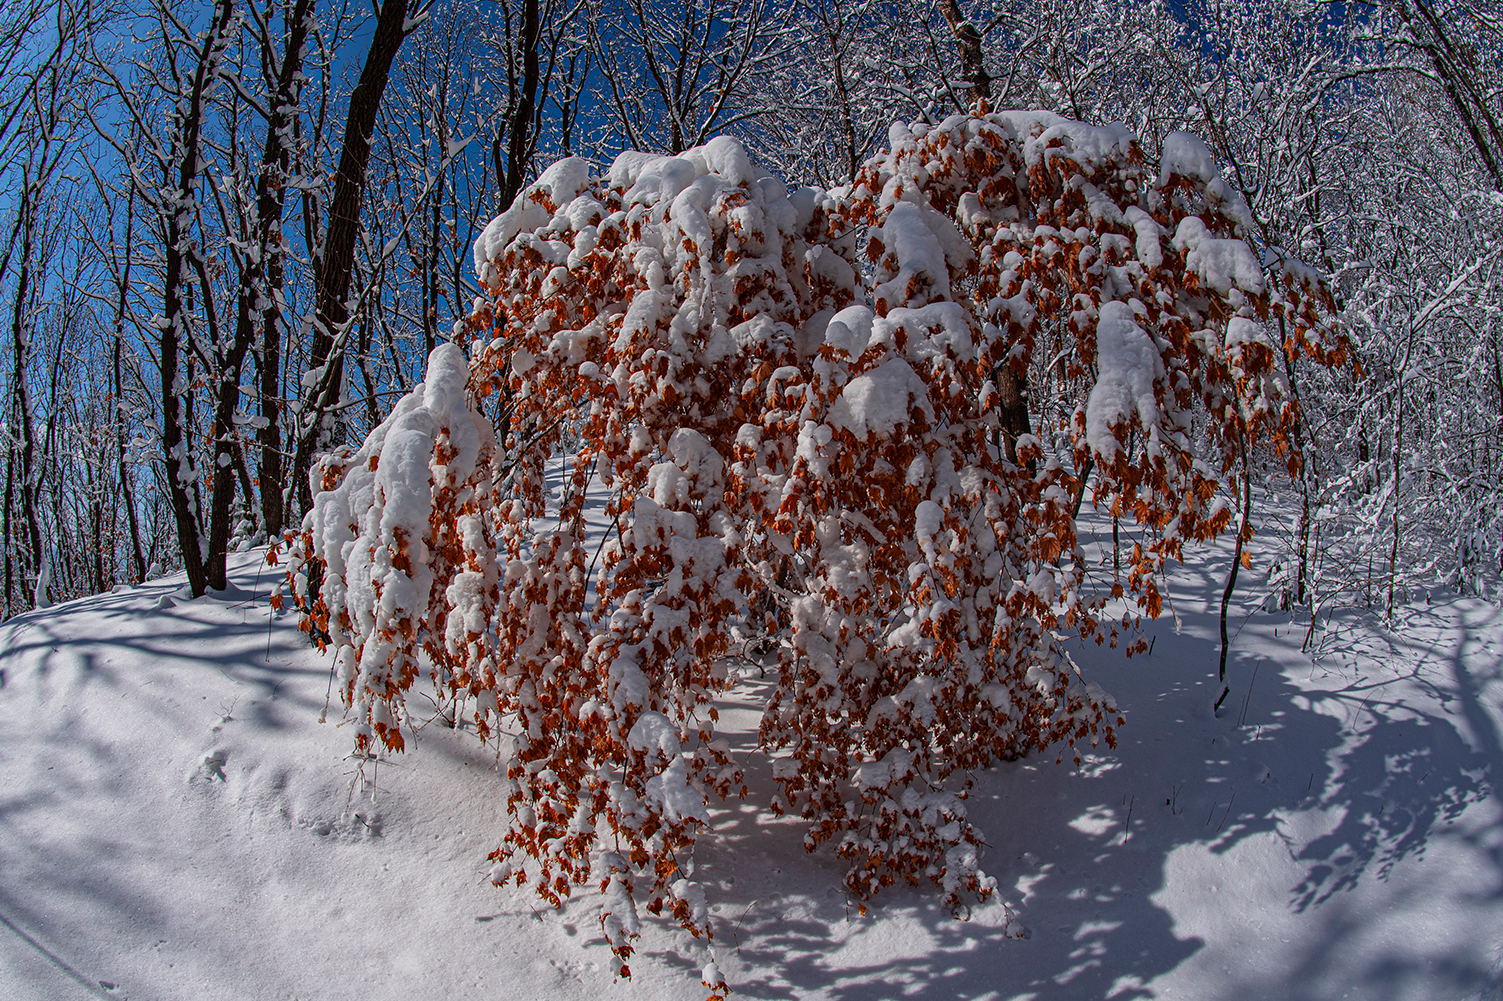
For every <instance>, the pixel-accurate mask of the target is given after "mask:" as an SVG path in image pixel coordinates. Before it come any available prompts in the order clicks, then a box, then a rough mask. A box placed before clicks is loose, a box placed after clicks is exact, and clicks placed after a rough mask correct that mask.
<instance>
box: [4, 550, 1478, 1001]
mask: <svg viewBox="0 0 1503 1001" xmlns="http://www.w3.org/2000/svg"><path fill="white" fill-rule="evenodd" d="M1224 559H1225V557H1224V555H1223V557H1222V562H1220V563H1218V562H1216V561H1212V562H1210V563H1207V564H1205V565H1204V566H1203V568H1194V567H1192V568H1190V569H1188V570H1185V571H1182V572H1181V573H1180V574H1179V575H1178V577H1177V579H1176V586H1175V589H1174V594H1175V601H1176V607H1177V609H1178V613H1179V617H1180V619H1181V621H1182V627H1183V628H1182V630H1181V631H1180V632H1179V633H1178V634H1176V631H1175V628H1174V624H1173V622H1172V621H1171V620H1170V619H1169V618H1168V617H1167V616H1166V618H1165V619H1164V620H1162V621H1160V622H1158V623H1156V624H1155V625H1154V627H1153V628H1154V631H1155V635H1156V638H1155V639H1154V641H1153V643H1154V646H1153V652H1152V654H1151V655H1150V656H1148V657H1144V658H1138V659H1135V660H1132V661H1126V660H1124V659H1122V658H1121V657H1120V656H1119V655H1118V654H1116V653H1113V652H1110V651H1104V650H1103V651H1098V650H1095V649H1090V650H1083V651H1081V652H1080V654H1079V657H1080V659H1081V662H1082V665H1083V666H1084V668H1085V669H1086V671H1087V673H1088V676H1089V677H1090V678H1092V679H1094V680H1097V681H1100V682H1101V683H1102V684H1103V686H1104V687H1105V688H1106V689H1107V690H1108V691H1110V692H1112V693H1113V695H1114V696H1115V697H1116V699H1117V702H1118V704H1119V705H1120V706H1121V708H1122V709H1123V710H1124V713H1125V715H1126V717H1127V721H1128V722H1127V726H1126V727H1124V728H1123V729H1122V731H1121V744H1120V746H1119V748H1118V749H1117V750H1116V751H1115V752H1111V753H1106V754H1101V755H1096V756H1094V757H1092V758H1090V759H1088V760H1087V761H1086V763H1085V764H1084V765H1083V766H1082V767H1081V768H1079V769H1076V768H1073V767H1071V766H1069V765H1068V764H1065V765H1056V764H1055V763H1054V760H1053V757H1052V756H1051V757H1049V758H1048V759H1044V760H1040V759H1025V760H1023V761H1019V762H1015V763H1012V764H1007V765H1003V766H1000V767H998V768H996V769H995V770H994V771H993V772H992V774H990V775H989V776H987V777H986V778H985V779H984V780H983V781H982V783H981V786H980V793H979V795H978V796H977V798H976V799H975V800H974V801H973V805H972V810H973V815H974V816H975V817H976V818H977V819H978V820H979V821H980V824H981V826H982V828H983V830H984V831H985V832H986V833H987V836H988V838H989V841H990V844H991V848H990V850H989V852H988V854H987V856H986V858H985V864H986V866H987V869H988V871H989V872H990V873H991V874H992V875H994V876H996V877H997V879H998V881H999V884H1000V885H1001V887H1002V892H1001V894H1000V896H1001V897H1002V898H1003V900H1004V901H1005V902H1006V904H1007V905H1008V907H1009V908H1010V911H1011V913H1010V914H1009V911H1008V910H1006V909H1004V907H1003V904H1002V903H991V904H988V905H986V906H984V907H980V908H978V909H976V911H975V912H974V913H973V914H972V915H971V916H970V920H969V921H959V920H956V919H954V918H952V917H951V916H950V915H949V914H948V913H946V912H944V911H943V910H942V909H940V908H938V907H937V906H936V905H935V902H934V901H933V899H932V898H931V897H930V896H929V895H927V894H925V893H923V892H919V891H910V890H907V889H899V890H896V891H892V892H889V893H887V894H886V895H884V896H883V897H881V898H879V900H878V901H877V903H876V906H874V907H873V908H872V909H871V910H870V911H869V912H868V913H867V915H866V916H864V917H863V916H861V915H860V914H859V913H857V911H856V909H855V908H854V906H852V905H850V904H849V903H848V901H847V900H846V898H845V896H844V895H843V894H842V892H841V891H840V888H839V873H840V871H841V867H840V865H839V864H838V863H837V862H836V861H835V860H833V859H831V858H829V857H827V856H825V855H815V856H812V857H811V856H807V855H805V853H804V852H803V850H802V848H801V830H800V829H799V827H798V826H797V825H796V824H794V823H790V822H786V821H785V822H773V821H771V820H769V819H768V818H765V817H759V816H758V815H757V813H756V812H755V810H754V809H753V808H752V807H751V806H750V805H749V804H748V805H745V806H742V805H741V804H731V805H729V806H727V807H726V808H725V809H724V810H723V811H722V812H721V813H720V814H719V817H718V819H717V825H718V826H717V830H716V832H715V833H714V834H712V835H710V836H708V837H706V838H705V840H704V841H703V842H702V846H701V849H700V855H699V861H700V869H699V873H698V875H699V877H700V878H701V880H702V882H703V883H704V885H705V887H706V890H707V891H708V892H709V894H710V895H711V899H712V901H713V902H714V911H713V913H714V914H715V915H716V917H717V939H716V942H715V944H714V950H715V958H716V959H717V960H718V962H719V964H720V966H721V968H722V969H723V970H724V972H725V974H726V977H727V979H728V980H729V981H730V982H731V985H732V987H733V988H734V989H735V991H736V992H737V993H738V994H739V995H740V996H742V997H746V998H830V999H858V998H897V997H920V998H944V999H960V998H967V999H969V998H995V999H1002V998H1038V999H1044V998H1124V999H1125V998H1138V997H1163V998H1184V999H1196V1001H1200V999H1243V998H1247V999H1253V998H1291V999H1306V998H1308V999H1317V998H1319V999H1325V998H1362V999H1388V998H1392V999H1400V998H1404V999H1408V998H1426V999H1429V998H1435V999H1442V998H1445V999H1452V998H1457V999H1460V998H1466V999H1474V998H1485V999H1493V998H1499V997H1503V811H1500V805H1503V803H1500V798H1499V796H1498V794H1497V792H1496V791H1495V790H1494V783H1495V781H1496V779H1497V775H1498V772H1499V769H1500V768H1503V612H1500V610H1499V609H1498V608H1497V607H1495V606H1493V605H1490V604H1487V603H1484V602H1479V601H1473V600H1459V599H1454V598H1444V599H1442V598H1440V597H1438V596H1437V597H1435V599H1434V601H1433V603H1428V604H1427V603H1424V602H1420V603H1417V604H1415V605H1412V606H1409V607H1405V608H1403V609H1402V610H1401V613H1400V614H1399V615H1398V616H1397V618H1396V621H1395V623H1394V625H1393V628H1392V629H1389V628H1385V627H1382V626H1381V625H1380V624H1379V622H1378V621H1377V620H1376V619H1375V618H1374V617H1372V616H1370V615H1369V614H1367V613H1362V612H1356V611H1338V612H1336V613H1335V614H1334V616H1332V617H1331V618H1330V619H1329V620H1327V618H1326V616H1325V615H1322V616H1321V620H1320V625H1319V628H1318V629H1317V630H1316V632H1315V634H1314V636H1313V637H1312V638H1311V646H1312V648H1313V650H1314V652H1315V656H1314V657H1313V658H1312V656H1310V655H1309V654H1302V653H1301V644H1302V643H1303V642H1304V641H1305V634H1306V628H1305V626H1304V625H1302V624H1295V623H1291V621H1290V620H1289V618H1288V616H1287V615H1282V614H1267V613H1264V612H1254V613H1252V614H1250V615H1247V614H1246V608H1247V607H1248V606H1247V605H1246V604H1242V605H1241V606H1240V607H1241V608H1242V611H1239V612H1238V613H1237V616H1236V618H1235V619H1234V621H1233V626H1234V628H1240V633H1239V635H1238V637H1237V641H1236V644H1235V647H1234V658H1233V662H1232V665H1231V679H1232V696H1231V698H1230V699H1228V702H1227V708H1226V709H1224V710H1223V716H1224V718H1219V719H1218V718H1216V717H1213V716H1211V715H1210V714H1209V713H1208V712H1207V711H1206V706H1207V704H1208V703H1209V701H1210V699H1211V697H1213V696H1214V694H1215V689H1214V688H1213V681H1214V678H1213V676H1214V673H1215V668H1216V653H1217V647H1216V644H1215V640H1214V637H1215V628H1216V620H1215V618H1214V616H1213V615H1212V614H1211V611H1212V609H1213V607H1214V601H1215V600H1216V599H1218V598H1219V593H1220V579H1219V575H1220V574H1221V573H1223V572H1224ZM1201 570H1203V571H1204V574H1205V575H1204V576H1201V575H1200V572H1201ZM274 574H275V570H273V569H271V568H267V567H264V566H263V565H262V564H261V560H260V559H258V558H257V557H255V556H245V557H239V558H237V562H236V563H235V564H234V568H233V571H232V577H233V587H232V589H231V590H230V591H228V592H226V593H223V594H214V595H210V596H208V597H205V598H201V599H198V600H187V599H186V598H185V597H184V596H183V592H182V590H181V586H182V580H181V578H178V579H170V578H169V579H165V580H161V581H155V582H152V583H149V584H147V585H145V586H143V587H140V588H134V589H123V590H119V591H117V592H115V593H113V594H107V595H99V596H96V597H93V598H88V599H84V600H81V601H76V602H72V603H70V604H67V605H61V606H57V607H55V608H52V609H48V610H46V611H43V612H37V613H33V614H30V615H26V616H23V617H21V618H18V619H15V620H12V621H11V622H9V623H6V624H5V625H3V626H0V671H3V675H0V684H3V688H0V997H3V998H6V999H29V998H46V999H66V998H75V997H77V998H83V997H89V996H94V997H108V998H132V999H142V1001H145V999H151V998H160V999H220V998H224V999H229V998H247V999H250V998H254V999H272V998H307V999H339V998H360V999H369V1001H377V999H383V998H401V999H404V1001H412V999H424V998H470V997H476V998H478V997H495V998H507V999H513V998H518V999H520V998H562V999H576V998H578V999H583V998H596V997H612V998H621V999H628V998H654V999H656V998H702V997H703V996H704V993H705V990H704V988H703V987H701V986H700V984H699V978H698V971H699V970H700V969H701V968H702V966H703V965H704V963H705V961H706V959H707V958H708V957H707V952H706V947H705V945H704V944H702V943H697V942H694V941H693V940H691V939H689V938H688V937H687V936H686V935H685V934H683V933H681V932H678V931H677V930H675V929H672V928H669V927H667V926H665V925H664V924H662V923H660V922H655V921H651V920H649V921H647V922H646V926H647V927H646V933H645V934H644V936H643V938H642V940H641V942H640V949H639V953H638V955H637V956H636V957H634V960H633V962H632V970H633V978H632V980H631V981H630V982H629V983H627V982H618V983H615V984H614V985H613V984H612V976H611V973H610V971H611V969H612V963H611V962H610V960H611V957H610V954H609V951H608V950H607V949H606V947H605V945H604V941H603V939H602V938H601V936H600V934H599V928H598V924H596V922H595V918H594V913H595V912H594V908H593V906H592V902H591V901H590V900H589V899H588V894H585V895H582V896H581V897H580V898H578V899H577V901H576V903H575V905H573V906H571V907H570V908H569V909H568V910H566V911H565V912H564V913H562V914H556V913H552V912H549V911H547V910H546V909H544V908H543V907H542V905H541V904H540V903H539V902H538V901H536V900H535V899H534V898H533V897H531V895H530V894H529V893H528V892H525V891H517V890H512V889H507V890H497V889H495V888H494V887H492V886H490V885H489V883H488V882H487V881H486V879H485V874H486V872H487V870H488V865H487V863H486V862H485V855H486V853H487V852H488V851H489V850H490V849H491V848H492V847H494V845H495V843H496V841H497V839H498V836H499V832H500V830H501V827H502V824H503V822H504V820H503V815H502V803H501V801H500V799H499V796H498V789H499V786H498V783H497V782H496V781H495V778H494V776H493V775H492V773H491V772H490V771H489V768H490V765H491V764H492V762H493V758H492V756H491V755H490V753H489V752H487V750H486V749H484V748H482V747H481V746H479V744H478V743H477V742H476V741H475V740H474V738H473V735H472V734H470V733H467V732H456V731H453V730H449V729H445V728H443V727H441V726H440V725H439V724H438V723H436V722H435V723H433V724H431V725H429V726H427V727H425V728H424V729H423V730H422V732H421V734H420V735H419V739H418V741H417V744H416V746H415V747H412V748H411V749H410V751H409V752H408V753H407V754H405V755H402V756H399V757H397V758H395V759H392V760H382V761H380V762H368V763H366V764H365V768H364V779H365V780H366V781H365V788H364V789H363V790H362V788H361V784H360V782H358V781H357V779H358V776H357V771H359V768H358V765H359V763H358V762H356V761H353V760H351V759H350V758H349V757H348V750H349V746H350V739H349V734H348V732H347V731H346V730H344V729H341V728H340V727H338V726H337V725H336V724H337V722H338V719H339V707H338V705H337V703H336V704H335V705H334V706H331V707H328V719H327V722H320V720H321V718H323V717H324V715H325V709H326V705H327V691H328V677H329V676H328V670H327V662H326V661H325V660H323V659H322V658H320V657H319V656H318V655H317V654H316V653H315V652H313V651H312V650H310V649H309V648H308V647H307V645H306V643H305V642H304V640H303V638H302V635H301V634H300V633H298V631H297V630H296V627H295V624H294V621H293V619H292V617H291V616H283V617H278V618H274V619H273V618H270V615H269V612H270V610H269V608H268V605H267V602H266V600H265V594H266V593H267V591H268V589H269V585H270V584H271V582H272V581H273V579H274V577H273V575H274ZM768 684H770V679H767V678H761V677H759V676H758V675H757V672H756V671H752V672H751V673H750V675H749V676H748V678H747V679H746V681H745V683H744V684H743V686H742V687H741V688H739V689H737V691H736V693H735V694H736V698H735V699H733V700H731V704H729V705H727V706H726V709H727V710H728V711H727V712H725V713H724V714H723V717H722V718H723V720H724V722H725V723H726V724H727V726H728V727H730V728H731V729H733V730H734V729H736V728H738V727H739V728H740V732H739V734H738V735H737V736H738V739H739V741H740V747H741V749H742V751H743V753H746V756H747V759H748V770H749V773H750V775H751V777H752V781H753V782H754V784H755V783H759V782H760V783H765V782H766V781H768V775H767V771H766V766H765V762H762V761H760V760H759V759H758V757H757V756H756V755H755V754H750V753H747V749H748V748H749V747H750V746H751V742H752V734H751V731H752V728H753V726H754V724H753V720H754V718H755V711H754V709H753V707H754V706H755V705H756V703H757V699H758V697H759V694H761V693H762V692H763V691H764V690H765V686H766V685H768ZM738 707H739V708H738ZM372 781H373V782H374V787H375V790H376V793H375V798H374V801H372V798H371V795H370V791H369V785H370V783H371V782H372ZM1009 921H1011V922H1012V923H1011V925H1009Z"/></svg>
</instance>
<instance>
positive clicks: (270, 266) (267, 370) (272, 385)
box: [247, 0, 314, 541]
mask: <svg viewBox="0 0 1503 1001" xmlns="http://www.w3.org/2000/svg"><path fill="white" fill-rule="evenodd" d="M313 13H314V0H297V3H296V5H295V6H294V7H293V9H292V14H291V15H290V16H289V18H288V23H287V43H286V46H285V48H284V50H283V55H282V63H281V67H280V69H279V70H278V72H277V80H276V88H275V91H274V99H273V104H272V107H271V115H270V118H269V120H268V121H267V125H266V148H265V150H264V151H263V152H262V154H261V172H260V176H259V177H258V178H257V181H256V221H257V225H258V227H259V239H258V244H259V246H260V248H261V253H262V255H263V260H264V261H265V262H266V263H265V274H264V275H262V276H260V277H261V284H262V294H263V295H264V296H265V299H264V302H265V306H264V308H263V309H262V311H261V317H260V320H261V345H260V354H259V356H258V359H257V361H258V364H259V366H260V396H261V417H262V418H263V419H264V420H265V423H264V424H263V425H262V426H261V427H260V428H257V430H256V437H257V440H258V442H259V444H260V455H259V465H258V469H257V478H258V479H259V480H260V484H261V525H262V527H263V528H265V529H266V535H267V537H268V538H269V539H271V540H273V541H274V540H275V539H276V538H277V537H278V536H280V535H281V534H282V528H283V523H284V520H285V508H284V506H283V494H282V488H283V483H282V478H283V464H282V428H281V424H280V420H281V413H282V407H281V402H280V400H281V394H282V381H281V369H282V306H283V302H284V295H283V284H284V281H285V271H286V269H285V265H284V263H283V260H282V212H283V210H284V209H285V207H286V203H287V193H286V192H287V187H286V186H287V181H288V179H289V175H290V173H291V171H292V144H293V135H292V130H293V128H294V126H295V124H296V120H297V114H298V105H299V103H300V102H301V99H302V97H301V92H302V79H303V49H304V48H305V47H306V45H307V41H308V34H309V32H310V31H311V30H312V26H313ZM268 27H269V26H268ZM247 500H249V498H247Z"/></svg>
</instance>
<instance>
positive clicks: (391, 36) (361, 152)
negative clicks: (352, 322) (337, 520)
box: [290, 0, 407, 511]
mask: <svg viewBox="0 0 1503 1001" xmlns="http://www.w3.org/2000/svg"><path fill="white" fill-rule="evenodd" d="M406 21H407V0H384V2H383V3H382V4H381V10H380V13H379V14H378V15H377V17H376V30H375V33H374V34H373V35H372V36H371V44H370V49H369V50H368V51H367V52H366V56H365V66H364V68H363V69H362V70H361V72H360V82H359V83H357V84H356V85H355V90H354V92H353V93H352V94H351V95H350V111H349V116H348V117H347V118H346V120H345V126H344V148H343V150H342V151H341V152H340V156H339V172H338V173H337V174H336V175H335V177H334V196H333V199H332V200H331V201H330V203H329V222H328V229H327V232H326V235H325V238H324V241H323V252H322V254H321V255H320V270H319V281H318V290H317V293H316V298H315V312H314V317H315V319H314V326H313V342H312V345H311V348H310V352H309V366H310V368H311V370H312V371H314V372H317V373H318V378H317V380H316V381H315V383H314V385H313V386H312V387H311V388H310V390H309V392H308V394H307V396H306V397H305V398H304V405H303V408H302V414H301V417H300V421H301V423H300V426H299V427H298V428H297V429H296V435H297V451H296V453H295V454H294V456H293V464H292V477H293V481H294V482H293V483H292V484H290V486H291V487H292V488H293V489H295V490H296V491H297V498H298V502H299V506H300V507H301V509H302V510H304V511H306V510H307V509H308V508H309V507H310V506H312V503H313V493H312V490H311V489H310V488H309V486H308V471H309V469H310V467H311V466H312V460H313V452H314V450H315V449H316V448H318V447H319V445H320V437H321V434H320V433H321V431H322V428H323V419H324V417H325V416H326V415H327V414H329V413H331V412H332V411H333V409H334V407H335V406H336V405H337V404H338V402H339V390H340V386H341V385H343V382H344V351H343V349H342V344H341V343H340V338H341V334H342V333H343V331H344V328H345V325H346V323H347V322H348V320H349V303H348V298H349V294H350V278H351V275H352V274H353V272H354V266H355V239H356V237H357V236H358V235H359V232H360V202H361V199H362V197H363V195H364V193H365V182H366V176H365V171H366V166H367V164H368V163H369V161H370V151H371V133H372V131H373V130H374V129H375V125H376V113H377V111H379V110H380V107H381V97H382V95H383V94H384V93H385V91H386V80H387V76H388V75H389V74H390V72H391V64H392V62H393V60H395V59H396V55H397V50H398V49H399V48H400V47H401V45H402V40H403V39H404V38H405V37H406V27H407V26H406Z"/></svg>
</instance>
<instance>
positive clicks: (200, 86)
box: [158, 0, 234, 596]
mask: <svg viewBox="0 0 1503 1001" xmlns="http://www.w3.org/2000/svg"><path fill="white" fill-rule="evenodd" d="M233 13H234V6H233V0H218V3H217V9H216V10H215V13H214V23H213V26H212V27H211V28H210V30H209V31H208V33H207V34H206V35H205V36H204V41H203V44H202V48H201V49H200V50H199V53H198V63H197V66H196V67H195V69H194V75H193V83H192V86H191V88H190V90H189V93H188V95H187V100H186V102H184V104H183V105H182V106H181V110H180V111H178V112H177V113H176V116H175V117H176V118H177V122H176V126H177V131H178V134H177V136H175V137H174V139H175V141H176V142H177V143H178V144H179V145H178V154H179V157H180V159H179V161H178V163H177V165H176V166H177V177H176V179H174V178H173V176H172V168H173V165H172V164H170V163H169V164H168V165H167V176H165V177H164V178H163V179H162V180H163V187H164V188H165V189H166V190H168V191H171V192H172V199H173V201H174V202H175V203H176V204H174V205H169V206H168V210H167V212H166V213H165V217H166V218H165V223H166V234H165V237H166V239H165V257H166V260H165V264H166V274H165V276H164V279H163V283H162V299H163V307H162V317H163V322H162V325H161V330H162V333H161V338H160V341H159V344H160V349H159V352H158V358H159V359H160V362H161V371H162V456H163V459H164V460H165V463H166V467H167V489H168V492H169V495H170V496H171V499H172V515H173V520H174V521H175V522H176V524H177V536H178V547H179V548H180V549H181V550H182V555H183V567H184V570H185V571H186V572H187V575H188V586H189V587H190V588H191V589H192V592H193V594H194V595H195V596H196V595H201V594H203V593H204V591H205V590H206V589H207V588H208V586H209V575H208V574H209V571H208V566H207V561H208V557H209V552H208V549H207V546H206V543H207V541H208V540H207V539H205V537H204V535H203V529H202V526H201V523H200V520H199V519H200V515H201V511H200V505H199V484H198V482H197V476H196V473H195V471H194V468H193V464H192V462H191V460H190V459H189V457H188V452H189V443H188V442H187V441H186V440H185V436H184V433H183V429H184V426H185V422H184V417H185V414H184V410H183V407H182V405H181V403H180V400H179V396H180V394H183V393H184V392H187V393H188V397H187V406H188V408H189V413H188V423H189V424H191V419H192V418H191V408H192V400H193V397H192V391H191V389H190V388H189V387H190V386H191V384H192V378H191V374H190V376H189V378H187V379H182V378H181V376H180V373H179V371H178V352H179V351H181V350H182V349H183V346H184V345H183V341H182V335H183V333H184V332H185V326H184V316H185V313H186V310H185V309H184V305H183V297H184V291H185V282H184V271H185V269H186V268H187V267H188V266H189V265H190V261H189V256H190V255H191V253H192V251H191V249H190V248H189V241H190V227H191V216H190V211H191V209H190V206H192V205H193V202H194V195H195V192H196V189H197V187H198V183H199V180H198V169H199V142H200V137H201V135H202V131H203V121H204V115H205V112H206V110H207V108H206V105H207V103H208V98H209V92H210V89H211V88H212V86H213V84H214V81H215V76H216V73H217V70H218V63H219V57H220V55H221V51H222V49H223V47H224V45H225V42H226V36H227V34H228V30H227V29H228V27H229V24H230V20H231V16H232V15H233ZM185 251H187V253H185ZM188 294H189V295H191V291H189V292H188ZM191 364H192V357H191V355H190V356H189V365H190V367H191ZM221 577H222V574H221ZM220 586H223V585H222V584H221V585H220Z"/></svg>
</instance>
